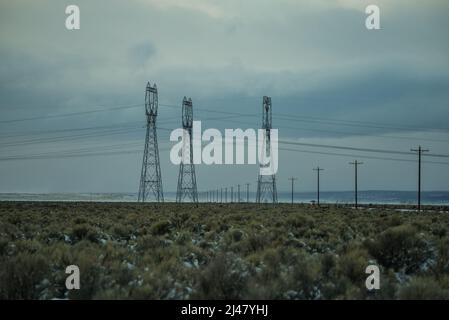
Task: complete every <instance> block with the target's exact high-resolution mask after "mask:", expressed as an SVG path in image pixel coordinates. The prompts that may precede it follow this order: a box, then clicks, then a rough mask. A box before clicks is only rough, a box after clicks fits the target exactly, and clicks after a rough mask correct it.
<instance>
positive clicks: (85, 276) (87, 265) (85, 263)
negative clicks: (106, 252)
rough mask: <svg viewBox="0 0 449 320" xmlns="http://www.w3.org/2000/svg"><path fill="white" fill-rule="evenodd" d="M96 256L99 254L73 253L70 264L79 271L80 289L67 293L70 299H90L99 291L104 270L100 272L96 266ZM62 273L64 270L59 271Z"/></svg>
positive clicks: (93, 252)
mask: <svg viewBox="0 0 449 320" xmlns="http://www.w3.org/2000/svg"><path fill="white" fill-rule="evenodd" d="M98 256H99V252H96V251H94V250H86V251H84V250H83V251H79V252H76V253H75V255H74V257H73V262H72V263H71V264H75V265H77V266H78V267H79V269H80V277H81V287H80V289H79V290H70V291H69V294H68V296H69V298H70V299H83V300H85V299H92V298H93V297H94V295H95V294H96V292H97V291H99V290H100V289H101V282H100V277H101V276H102V274H104V270H101V268H100V265H99V264H98V261H97V259H98V258H97V257H98ZM67 265H69V264H67ZM64 271H65V268H64V269H62V270H61V272H64ZM108 285H110V284H108Z"/></svg>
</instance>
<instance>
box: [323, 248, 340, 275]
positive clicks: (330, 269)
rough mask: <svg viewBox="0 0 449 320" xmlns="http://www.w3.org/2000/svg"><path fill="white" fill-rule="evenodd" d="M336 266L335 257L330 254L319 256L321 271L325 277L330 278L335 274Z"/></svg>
mask: <svg viewBox="0 0 449 320" xmlns="http://www.w3.org/2000/svg"><path fill="white" fill-rule="evenodd" d="M336 265H337V262H336V259H335V256H334V255H333V254H331V253H325V254H323V255H322V256H321V270H322V273H323V275H324V276H325V277H331V276H332V275H333V273H334V272H335V267H336Z"/></svg>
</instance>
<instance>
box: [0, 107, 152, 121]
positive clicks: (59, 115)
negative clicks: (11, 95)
mask: <svg viewBox="0 0 449 320" xmlns="http://www.w3.org/2000/svg"><path fill="white" fill-rule="evenodd" d="M142 106H143V104H142V103H139V104H131V105H122V106H117V107H112V108H107V109H98V110H88V111H80V112H69V113H61V114H55V115H46V116H36V117H30V118H21V119H10V120H1V121H0V123H13V122H22V121H33V120H43V119H52V118H61V117H72V116H78V115H84V114H91V113H96V112H105V111H115V110H124V109H131V108H137V107H142Z"/></svg>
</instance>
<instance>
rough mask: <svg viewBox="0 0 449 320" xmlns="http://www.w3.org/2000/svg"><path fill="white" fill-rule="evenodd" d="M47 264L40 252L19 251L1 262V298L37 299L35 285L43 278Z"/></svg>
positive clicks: (37, 292)
mask: <svg viewBox="0 0 449 320" xmlns="http://www.w3.org/2000/svg"><path fill="white" fill-rule="evenodd" d="M47 272H48V264H47V261H46V259H45V257H44V256H42V255H40V254H28V253H19V254H18V255H17V256H14V257H12V258H10V259H8V260H7V261H4V262H3V263H1V268H0V283H1V286H0V298H1V299H39V294H40V290H39V289H37V288H36V287H37V285H38V284H39V283H40V282H41V281H42V280H43V279H44V278H45V276H46V274H47Z"/></svg>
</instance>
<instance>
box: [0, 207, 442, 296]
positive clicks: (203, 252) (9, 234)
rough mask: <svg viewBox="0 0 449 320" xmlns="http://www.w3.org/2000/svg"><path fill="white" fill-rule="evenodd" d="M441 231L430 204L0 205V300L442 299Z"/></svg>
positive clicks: (439, 219)
mask: <svg viewBox="0 0 449 320" xmlns="http://www.w3.org/2000/svg"><path fill="white" fill-rule="evenodd" d="M448 229H449V213H448V212H447V211H440V210H434V211H427V212H422V213H419V214H418V213H416V212H409V211H403V212H400V211H396V210H394V209H388V208H383V209H369V210H368V209H366V208H365V209H359V210H354V209H351V208H338V207H335V206H325V207H312V206H309V205H287V204H283V205H278V206H276V207H273V206H271V205H268V206H264V205H263V206H256V205H254V204H249V205H246V204H233V205H231V204H222V205H220V204H200V205H199V207H194V206H192V205H188V204H185V205H176V204H164V205H160V206H156V205H152V204H143V205H141V204H136V203H49V202H42V203H31V202H29V203H25V202H23V203H18V202H0V298H1V299H55V298H56V299H448V298H449V232H448ZM72 264H75V265H77V266H79V268H80V274H81V289H80V290H71V291H68V290H67V289H66V287H65V279H66V277H67V276H68V275H67V274H65V268H66V267H67V266H68V265H72ZM369 264H376V265H378V266H379V267H380V271H381V277H380V290H375V291H374V292H370V291H368V290H367V289H366V287H365V279H366V277H367V276H368V275H367V274H365V268H366V267H367V266H368V265H369Z"/></svg>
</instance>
